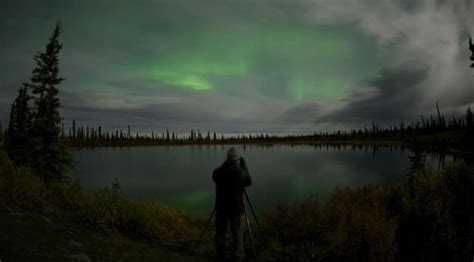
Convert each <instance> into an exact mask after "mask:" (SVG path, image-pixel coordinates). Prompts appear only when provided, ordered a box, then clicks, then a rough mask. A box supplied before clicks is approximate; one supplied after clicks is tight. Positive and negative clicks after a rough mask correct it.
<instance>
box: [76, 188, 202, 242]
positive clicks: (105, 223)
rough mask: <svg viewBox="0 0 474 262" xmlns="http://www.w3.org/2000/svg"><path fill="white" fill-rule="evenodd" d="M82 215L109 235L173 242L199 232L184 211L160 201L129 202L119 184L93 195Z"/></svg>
mask: <svg viewBox="0 0 474 262" xmlns="http://www.w3.org/2000/svg"><path fill="white" fill-rule="evenodd" d="M82 213H83V216H84V218H85V219H86V221H88V222H89V223H90V224H92V225H93V226H95V227H97V228H99V229H101V230H103V231H105V232H108V233H116V232H120V233H125V234H128V235H133V236H140V237H148V238H155V239H160V240H172V239H179V238H183V237H185V236H188V235H190V234H191V233H195V231H196V230H195V229H194V228H193V226H192V224H191V221H190V218H189V217H188V216H187V215H186V214H185V213H184V212H183V211H180V210H176V209H171V208H168V207H166V206H164V205H163V204H162V203H160V202H158V201H131V200H127V199H126V198H125V197H124V195H123V192H122V190H121V188H120V184H119V182H118V181H115V182H114V183H112V186H111V187H110V188H109V187H106V188H104V189H102V190H99V191H97V192H95V193H94V194H92V195H90V197H89V198H88V200H87V201H86V203H85V205H84V207H83V210H82Z"/></svg>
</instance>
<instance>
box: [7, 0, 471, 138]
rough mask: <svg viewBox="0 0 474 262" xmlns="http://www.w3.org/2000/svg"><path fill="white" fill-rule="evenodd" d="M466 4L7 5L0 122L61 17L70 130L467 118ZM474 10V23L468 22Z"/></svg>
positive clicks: (376, 0)
mask: <svg viewBox="0 0 474 262" xmlns="http://www.w3.org/2000/svg"><path fill="white" fill-rule="evenodd" d="M473 14H474V2H473V1H470V0H446V1H442V0H436V1H435V0H419V1H416V0H304V1H296V0H274V1H266V0H248V1H247V0H239V1H223V0H214V1H197V0H164V1H158V0H155V1H152V0H150V1H143V0H142V1H122V0H113V1H112V0H108V1H106V0H76V1H73V0H71V1H66V0H57V1H45V0H42V1H39V0H37V1H25V0H15V1H10V0H6V1H5V0H0V94H1V95H0V121H1V122H2V123H3V125H4V126H6V124H7V122H8V115H9V111H10V104H11V102H12V100H13V99H14V96H15V94H16V90H17V89H18V87H19V86H20V83H21V82H25V81H27V80H28V78H29V77H30V75H31V71H32V69H33V68H34V66H35V64H34V61H33V59H32V58H33V54H34V53H35V52H36V51H39V50H43V49H44V46H45V44H46V43H47V41H48V38H49V36H50V35H51V33H52V31H53V29H54V26H55V24H56V22H57V21H58V20H59V21H60V22H61V25H62V29H63V34H62V36H61V41H62V43H63V44H64V48H63V51H62V54H61V70H62V75H63V76H64V77H65V78H66V80H65V81H64V82H63V83H62V84H61V86H60V97H61V101H62V104H63V108H62V116H63V117H64V120H65V124H66V126H70V125H71V122H72V119H75V120H76V121H77V122H78V123H79V124H84V125H86V124H89V125H99V124H101V125H102V126H103V127H104V128H105V129H115V128H126V126H127V125H131V126H132V128H133V129H134V130H138V131H142V132H151V131H163V130H164V129H166V128H169V129H170V130H173V131H176V132H183V133H184V132H188V130H190V129H191V128H193V129H201V130H203V131H204V130H206V131H207V130H211V131H214V130H215V131H217V132H224V133H236V132H269V133H309V132H311V133H312V132H313V131H326V130H334V129H338V128H353V127H356V128H358V127H363V126H364V124H368V125H370V123H371V122H372V121H377V122H380V123H383V124H391V123H400V121H408V122H410V121H412V120H418V119H419V116H420V115H421V114H430V113H434V112H435V103H436V101H439V105H440V107H441V110H442V111H443V112H445V113H446V114H448V115H450V114H460V113H464V112H465V110H466V108H467V107H468V106H472V104H473V102H474V70H472V69H470V68H469V65H470V61H469V55H470V53H469V50H468V46H467V38H468V34H474V15H473ZM469 15H470V17H469Z"/></svg>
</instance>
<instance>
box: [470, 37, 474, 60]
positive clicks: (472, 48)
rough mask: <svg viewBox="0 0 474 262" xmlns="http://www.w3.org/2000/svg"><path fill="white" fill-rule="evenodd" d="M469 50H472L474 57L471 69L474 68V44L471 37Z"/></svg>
mask: <svg viewBox="0 0 474 262" xmlns="http://www.w3.org/2000/svg"><path fill="white" fill-rule="evenodd" d="M469 50H471V53H472V55H471V57H470V59H471V61H472V62H473V63H472V64H471V67H474V44H472V38H471V37H469Z"/></svg>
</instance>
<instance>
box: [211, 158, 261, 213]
mask: <svg viewBox="0 0 474 262" xmlns="http://www.w3.org/2000/svg"><path fill="white" fill-rule="evenodd" d="M212 180H213V181H214V183H216V206H215V208H216V211H217V212H218V213H221V214H227V215H238V214H242V213H243V212H244V200H243V191H244V187H247V186H250V185H251V184H252V180H251V179H250V175H249V171H248V169H247V166H246V165H245V161H244V160H243V159H242V158H241V159H240V160H238V161H233V160H226V161H225V162H224V163H223V164H222V165H221V166H220V167H218V168H216V169H215V170H214V172H213V173H212Z"/></svg>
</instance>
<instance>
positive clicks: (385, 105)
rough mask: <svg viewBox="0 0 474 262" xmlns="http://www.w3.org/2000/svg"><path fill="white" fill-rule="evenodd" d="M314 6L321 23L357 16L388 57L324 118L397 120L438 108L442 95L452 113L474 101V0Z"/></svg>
mask: <svg viewBox="0 0 474 262" xmlns="http://www.w3.org/2000/svg"><path fill="white" fill-rule="evenodd" d="M312 6H313V9H312V10H313V15H314V17H313V18H314V20H315V22H316V23H338V22H353V23H356V24H357V26H358V27H359V28H360V29H361V30H363V31H364V32H366V33H368V34H371V35H373V36H375V37H376V39H377V41H378V43H379V45H380V46H381V47H382V49H381V52H380V54H379V55H380V57H381V58H382V59H383V61H384V62H383V65H382V69H381V71H380V74H379V76H378V77H377V78H376V79H373V80H370V79H368V81H364V82H362V83H359V84H355V85H354V86H353V88H352V91H350V92H348V94H347V97H346V99H345V100H346V101H348V103H347V104H346V106H345V107H344V108H343V109H340V110H336V111H334V112H332V113H329V114H328V115H326V116H324V117H322V118H321V119H320V120H321V121H334V122H338V121H339V122H345V121H347V122H353V121H355V120H357V121H362V122H369V121H372V120H375V121H383V122H396V121H401V120H406V119H410V118H411V119H417V117H418V116H419V114H429V113H431V112H433V110H434V104H435V102H436V101H439V103H440V105H442V106H443V108H444V109H445V110H446V111H445V112H448V113H460V112H463V110H465V107H467V106H468V105H472V103H473V101H474V91H473V84H472V83H473V77H472V76H473V72H472V70H470V69H469V68H468V60H467V58H468V53H467V47H466V46H467V42H466V41H467V34H468V32H469V30H470V32H471V33H472V32H473V30H474V16H473V15H472V14H473V13H474V8H473V7H474V4H473V3H472V2H471V1H464V0H453V1H434V0H420V1H395V0H355V1H354V0H339V1H322V0H315V1H313V2H312ZM467 26H470V28H469V27H467ZM367 85H368V86H369V87H370V88H369V90H367V89H366V87H367ZM354 96H356V97H354Z"/></svg>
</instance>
